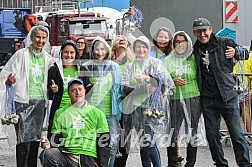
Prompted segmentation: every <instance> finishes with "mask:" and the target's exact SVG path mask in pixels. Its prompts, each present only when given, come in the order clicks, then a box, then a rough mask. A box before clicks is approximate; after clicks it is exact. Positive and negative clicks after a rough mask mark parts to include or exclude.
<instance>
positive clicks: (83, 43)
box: [76, 42, 85, 45]
mask: <svg viewBox="0 0 252 167" xmlns="http://www.w3.org/2000/svg"><path fill="white" fill-rule="evenodd" d="M76 44H78V45H80V44H82V45H85V42H76Z"/></svg>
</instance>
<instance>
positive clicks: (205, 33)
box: [193, 28, 212, 44]
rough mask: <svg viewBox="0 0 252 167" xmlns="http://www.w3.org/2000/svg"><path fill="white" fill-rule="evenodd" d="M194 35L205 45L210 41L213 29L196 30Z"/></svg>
mask: <svg viewBox="0 0 252 167" xmlns="http://www.w3.org/2000/svg"><path fill="white" fill-rule="evenodd" d="M193 33H194V35H195V37H196V38H197V39H198V40H199V42H201V43H203V44H205V43H207V42H208V41H209V40H210V37H211V34H212V28H208V29H199V30H195V31H193Z"/></svg>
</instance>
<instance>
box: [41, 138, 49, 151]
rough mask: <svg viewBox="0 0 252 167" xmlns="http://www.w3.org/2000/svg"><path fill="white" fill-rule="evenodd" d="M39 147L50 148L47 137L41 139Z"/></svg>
mask: <svg viewBox="0 0 252 167" xmlns="http://www.w3.org/2000/svg"><path fill="white" fill-rule="evenodd" d="M41 148H42V149H48V148H51V144H50V142H49V140H48V139H47V138H45V140H44V141H41Z"/></svg>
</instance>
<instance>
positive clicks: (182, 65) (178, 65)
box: [163, 31, 200, 99]
mask: <svg viewBox="0 0 252 167" xmlns="http://www.w3.org/2000/svg"><path fill="white" fill-rule="evenodd" d="M180 33H182V34H184V35H185V36H186V39H187V49H186V51H185V53H183V54H182V55H181V54H178V53H177V51H176V49H174V50H173V52H172V54H171V55H170V56H168V57H166V58H165V59H164V61H163V63H164V64H165V66H166V68H167V70H168V71H169V73H170V74H171V77H172V78H182V79H184V80H185V81H186V85H184V86H176V91H175V93H174V95H173V96H171V98H172V99H187V98H191V97H197V96H199V95H200V92H199V88H198V83H197V77H196V61H195V56H194V55H193V54H192V52H193V47H192V41H191V38H190V37H189V35H188V34H187V33H185V32H184V31H178V32H176V33H175V34H174V36H173V40H175V37H176V35H177V34H180ZM174 42H175V41H173V43H174Z"/></svg>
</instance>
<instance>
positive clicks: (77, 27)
mask: <svg viewBox="0 0 252 167" xmlns="http://www.w3.org/2000/svg"><path fill="white" fill-rule="evenodd" d="M69 28H70V34H75V35H78V34H93V33H105V32H106V31H107V25H106V21H105V20H94V21H90V20H87V21H81V22H76V21H75V22H73V21H72V22H70V24H69Z"/></svg>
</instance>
